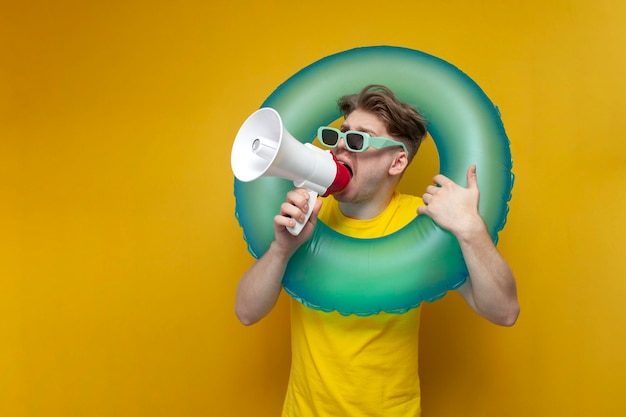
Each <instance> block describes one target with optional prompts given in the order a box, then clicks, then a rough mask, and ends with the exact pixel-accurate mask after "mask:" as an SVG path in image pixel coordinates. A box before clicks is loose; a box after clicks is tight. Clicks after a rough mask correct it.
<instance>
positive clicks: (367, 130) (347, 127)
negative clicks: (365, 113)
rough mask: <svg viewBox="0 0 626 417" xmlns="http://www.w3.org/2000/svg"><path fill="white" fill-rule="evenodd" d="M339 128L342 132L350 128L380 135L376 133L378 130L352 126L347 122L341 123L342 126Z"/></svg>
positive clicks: (372, 134) (371, 134)
mask: <svg viewBox="0 0 626 417" xmlns="http://www.w3.org/2000/svg"><path fill="white" fill-rule="evenodd" d="M339 130H341V131H342V132H346V131H348V130H356V131H357V132H365V133H367V134H369V135H370V136H378V134H376V132H374V131H373V130H371V129H367V128H362V127H350V125H349V124H346V123H345V122H344V123H342V124H341V128H340V129H339Z"/></svg>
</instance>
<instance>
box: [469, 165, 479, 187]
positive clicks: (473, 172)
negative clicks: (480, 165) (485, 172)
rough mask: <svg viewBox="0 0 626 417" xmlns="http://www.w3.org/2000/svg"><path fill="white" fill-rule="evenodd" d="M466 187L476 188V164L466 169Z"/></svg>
mask: <svg viewBox="0 0 626 417" xmlns="http://www.w3.org/2000/svg"><path fill="white" fill-rule="evenodd" d="M467 188H478V180H477V179H476V165H472V166H471V167H469V169H468V170H467Z"/></svg>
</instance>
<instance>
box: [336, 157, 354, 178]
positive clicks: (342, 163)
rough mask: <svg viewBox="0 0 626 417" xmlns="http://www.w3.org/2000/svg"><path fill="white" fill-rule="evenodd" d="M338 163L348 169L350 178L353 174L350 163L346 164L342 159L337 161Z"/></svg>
mask: <svg viewBox="0 0 626 417" xmlns="http://www.w3.org/2000/svg"><path fill="white" fill-rule="evenodd" d="M339 163H340V164H341V165H343V166H344V167H346V169H347V170H348V173H350V178H352V177H353V176H354V172H353V171H352V167H351V166H350V165H348V164H346V163H345V162H343V161H339Z"/></svg>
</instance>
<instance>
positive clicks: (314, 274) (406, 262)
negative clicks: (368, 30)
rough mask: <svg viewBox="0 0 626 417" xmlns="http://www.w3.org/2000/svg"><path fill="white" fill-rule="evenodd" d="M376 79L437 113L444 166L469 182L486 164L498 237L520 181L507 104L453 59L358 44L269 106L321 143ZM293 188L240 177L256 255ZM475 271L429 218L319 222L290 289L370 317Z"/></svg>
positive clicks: (484, 204)
mask: <svg viewBox="0 0 626 417" xmlns="http://www.w3.org/2000/svg"><path fill="white" fill-rule="evenodd" d="M367 84H383V85H386V86H388V87H389V88H391V89H392V90H393V91H394V92H395V93H396V94H397V95H398V97H399V98H400V99H401V100H403V101H405V102H408V103H411V104H413V105H414V106H415V107H417V108H418V109H420V111H421V112H422V113H423V114H424V116H425V117H426V119H427V120H428V121H429V126H428V127H429V133H430V134H431V136H432V138H433V140H434V142H435V145H436V147H437V151H438V153H439V160H440V172H441V173H442V174H444V175H446V176H447V177H449V178H450V179H452V180H453V181H455V182H457V183H459V184H462V185H466V171H467V169H468V168H469V166H470V165H472V164H475V165H476V166H477V175H478V184H479V187H480V191H481V199H480V205H479V212H480V214H481V216H482V218H483V219H484V221H485V223H486V225H487V228H488V230H489V233H490V235H491V237H492V239H493V240H494V242H497V234H498V232H499V231H500V230H501V229H502V228H503V227H504V224H505V223H506V216H507V212H508V202H509V200H510V198H511V189H512V187H513V179H514V176H513V174H512V172H511V167H512V161H511V154H510V149H509V140H508V138H507V136H506V133H505V131H504V127H503V124H502V120H501V118H500V114H499V111H498V109H497V108H496V107H495V106H494V105H493V103H492V102H491V101H490V100H489V98H488V97H487V96H486V95H485V94H484V93H483V91H482V90H481V89H480V87H478V85H477V84H476V83H474V82H473V81H472V80H471V79H470V78H469V77H468V76H467V75H465V74H464V73H463V72H461V71H460V70H459V69H457V68H456V67H454V66H453V65H451V64H449V63H447V62H445V61H443V60H441V59H439V58H436V57H434V56H432V55H428V54H426V53H423V52H419V51H416V50H412V49H406V48H400V47H391V46H374V47H363V48H356V49H351V50H348V51H345V52H341V53H338V54H335V55H331V56H328V57H326V58H323V59H321V60H319V61H317V62H315V63H313V64H311V65H310V66H308V67H306V68H304V69H302V70H300V71H299V72H298V73H296V74H295V75H293V76H292V77H291V78H289V79H288V80H287V81H286V82H284V83H283V84H282V85H280V86H279V87H278V88H277V89H276V90H275V91H274V92H273V93H272V94H271V95H270V96H269V97H268V98H267V100H266V101H265V102H264V103H263V104H262V106H261V107H272V108H274V109H276V110H277V111H278V112H279V113H280V115H281V117H282V119H283V123H284V126H285V128H286V129H287V130H289V132H290V133H291V134H292V135H293V136H294V137H295V138H299V139H300V140H303V139H304V140H307V141H312V140H313V139H314V138H315V135H316V129H317V127H318V126H321V125H327V124H329V123H331V122H332V121H334V120H336V119H337V118H339V117H340V116H341V114H340V113H339V111H338V109H337V107H336V100H337V98H338V97H340V96H342V95H345V94H352V93H355V92H357V91H360V90H361V89H362V88H363V87H364V86H365V85H367ZM291 188H293V183H292V182H291V181H289V180H285V179H281V178H274V177H262V178H260V179H258V180H256V181H253V182H251V183H243V182H240V181H238V180H237V179H235V198H236V209H235V212H236V216H237V218H238V221H239V224H240V226H241V227H242V228H243V231H244V238H245V240H246V242H247V243H248V248H249V251H250V253H251V254H252V255H253V256H255V257H257V258H258V257H259V256H261V255H262V254H263V253H265V251H266V250H267V249H268V248H269V245H270V243H271V242H272V240H273V239H274V230H273V218H274V216H275V214H276V213H278V211H279V207H280V204H281V203H282V202H283V201H284V198H285V194H286V193H287V191H289V190H290V189H291ZM466 277H467V267H466V266H465V263H464V261H463V256H462V254H461V250H460V247H459V245H458V242H457V241H456V239H455V238H454V236H453V235H452V234H451V233H449V232H446V231H444V230H443V229H441V228H439V227H438V226H437V225H436V224H435V223H434V222H433V221H432V220H431V219H430V218H429V217H428V216H417V217H416V218H415V219H414V220H413V221H412V222H411V223H409V224H408V225H407V226H405V227H404V228H403V229H401V230H399V231H398V232H396V233H393V234H391V235H388V236H384V237H381V238H376V239H356V238H350V237H347V236H344V235H341V234H339V233H337V232H335V231H333V230H332V229H330V228H329V227H328V226H326V225H324V224H323V223H322V222H321V221H320V222H318V223H317V227H316V229H315V231H314V233H313V236H312V237H311V239H310V240H309V241H308V242H307V243H305V244H304V245H303V246H302V247H301V248H300V249H299V250H298V251H297V252H296V253H295V255H294V256H293V258H292V259H291V261H290V262H289V264H288V267H287V271H286V273H285V277H284V279H283V287H284V289H285V291H286V292H287V293H288V294H289V295H291V296H292V297H294V298H296V299H297V300H299V301H300V302H302V303H304V304H305V305H306V306H308V307H311V308H314V309H319V310H323V311H333V310H336V311H338V312H339V313H341V314H344V315H349V314H357V315H362V316H367V315H371V314H376V313H379V312H388V313H403V312H406V311H408V310H409V309H411V308H415V307H417V306H419V305H420V304H421V303H422V302H423V301H428V302H431V301H434V300H437V299H439V298H441V297H442V296H443V295H445V294H446V292H447V291H449V290H452V289H455V288H457V287H459V286H460V285H462V284H463V283H464V282H465V279H466Z"/></svg>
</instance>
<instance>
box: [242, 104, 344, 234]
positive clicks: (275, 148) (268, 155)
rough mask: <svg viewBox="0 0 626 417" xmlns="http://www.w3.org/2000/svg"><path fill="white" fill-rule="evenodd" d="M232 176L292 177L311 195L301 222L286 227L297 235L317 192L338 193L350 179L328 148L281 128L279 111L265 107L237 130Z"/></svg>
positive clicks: (244, 180)
mask: <svg viewBox="0 0 626 417" xmlns="http://www.w3.org/2000/svg"><path fill="white" fill-rule="evenodd" d="M230 163H231V167H232V169H233V173H234V174H235V177H237V179H238V180H239V181H243V182H249V181H253V180H255V179H257V178H259V177H261V176H271V177H281V178H286V179H289V180H292V181H293V183H294V185H295V186H296V187H303V188H306V189H307V190H308V192H309V194H310V196H311V197H310V199H309V211H308V213H307V214H306V218H305V220H304V222H298V221H296V226H294V227H288V228H287V229H288V230H289V232H290V233H291V234H292V235H294V236H295V235H298V234H299V233H300V231H302V228H303V227H304V225H305V224H306V222H307V221H308V219H309V217H310V215H311V212H312V211H313V205H314V204H315V200H316V198H317V196H318V195H321V196H327V195H330V194H334V193H338V192H340V191H341V190H343V189H344V188H346V186H347V185H348V183H349V182H350V178H351V176H350V171H348V169H347V168H346V167H345V166H343V165H342V164H341V163H339V162H338V161H337V159H336V158H335V156H334V155H333V154H332V153H331V152H330V151H324V150H322V149H320V148H318V147H316V146H314V145H311V144H310V143H305V144H302V143H301V142H300V141H298V140H297V139H295V138H294V137H293V136H291V134H290V133H289V132H288V131H287V129H285V128H284V127H283V122H282V120H281V118H280V115H279V114H278V112H277V111H276V110H274V109H272V108H269V107H264V108H261V109H259V110H257V111H256V112H254V113H252V115H250V117H248V119H247V120H246V121H245V122H244V124H243V125H242V126H241V128H240V129H239V132H238V133H237V137H236V138H235V142H234V143H233V149H232V152H231V156H230Z"/></svg>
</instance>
